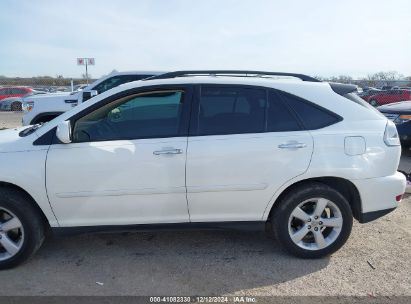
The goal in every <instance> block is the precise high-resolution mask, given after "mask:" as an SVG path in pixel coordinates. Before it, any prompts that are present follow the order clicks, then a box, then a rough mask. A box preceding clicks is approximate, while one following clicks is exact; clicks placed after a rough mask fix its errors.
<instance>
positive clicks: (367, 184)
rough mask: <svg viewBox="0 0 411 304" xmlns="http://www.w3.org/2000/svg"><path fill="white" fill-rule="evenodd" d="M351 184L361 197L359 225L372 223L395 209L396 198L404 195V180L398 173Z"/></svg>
mask: <svg viewBox="0 0 411 304" xmlns="http://www.w3.org/2000/svg"><path fill="white" fill-rule="evenodd" d="M352 182H353V183H354V185H355V186H356V187H357V189H358V192H359V194H360V197H361V214H360V215H359V219H358V220H359V222H360V223H367V222H370V221H373V220H375V219H377V218H379V217H381V216H383V215H385V214H387V213H389V212H391V211H393V210H394V209H395V208H397V205H398V202H397V201H396V196H398V195H401V194H404V192H405V186H406V178H405V176H404V174H402V173H400V172H396V173H395V174H393V175H389V176H384V177H377V178H368V179H360V180H352Z"/></svg>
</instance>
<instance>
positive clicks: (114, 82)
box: [93, 75, 151, 94]
mask: <svg viewBox="0 0 411 304" xmlns="http://www.w3.org/2000/svg"><path fill="white" fill-rule="evenodd" d="M150 76H151V75H119V76H114V77H110V78H108V79H106V80H104V81H103V82H101V83H99V84H98V85H96V86H95V87H94V88H93V90H96V91H97V92H98V94H101V93H103V92H105V91H108V90H110V89H112V88H114V87H117V86H119V85H121V84H123V83H126V82H131V81H136V80H141V79H145V78H147V77H150Z"/></svg>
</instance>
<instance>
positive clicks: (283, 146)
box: [278, 142, 307, 149]
mask: <svg viewBox="0 0 411 304" xmlns="http://www.w3.org/2000/svg"><path fill="white" fill-rule="evenodd" d="M278 147H279V148H280V149H302V148H305V147H307V145H306V144H304V143H300V142H290V143H284V144H280V145H278Z"/></svg>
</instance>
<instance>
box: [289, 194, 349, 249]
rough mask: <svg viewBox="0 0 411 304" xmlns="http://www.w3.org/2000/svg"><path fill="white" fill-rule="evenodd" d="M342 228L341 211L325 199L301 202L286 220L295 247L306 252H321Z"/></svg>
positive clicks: (332, 241) (336, 236)
mask: <svg viewBox="0 0 411 304" xmlns="http://www.w3.org/2000/svg"><path fill="white" fill-rule="evenodd" d="M342 226H343V218H342V214H341V210H340V209H339V208H338V206H337V205H336V204H335V203H333V202H332V201H330V200H328V199H325V198H312V199H308V200H305V201H303V202H301V203H300V204H299V205H298V206H297V207H296V208H295V209H294V210H293V211H292V212H291V215H290V217H289V220H288V232H289V236H290V238H291V240H292V241H293V242H294V244H296V245H297V246H299V247H301V248H303V249H307V250H321V249H324V248H326V247H328V246H330V245H331V244H332V243H334V242H335V240H336V239H337V238H338V236H339V235H340V233H341V229H342Z"/></svg>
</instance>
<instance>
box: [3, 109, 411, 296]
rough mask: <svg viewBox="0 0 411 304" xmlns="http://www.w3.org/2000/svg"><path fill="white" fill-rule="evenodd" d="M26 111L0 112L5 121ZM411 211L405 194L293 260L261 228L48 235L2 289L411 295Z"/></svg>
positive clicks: (9, 275) (93, 292) (55, 292)
mask: <svg viewBox="0 0 411 304" xmlns="http://www.w3.org/2000/svg"><path fill="white" fill-rule="evenodd" d="M20 119H21V114H14V113H0V128H2V127H3V126H4V127H14V126H16V125H18V124H19V122H20ZM410 213H411V197H407V198H405V199H404V200H403V201H402V202H401V203H400V207H399V208H398V209H397V210H396V211H394V212H393V213H391V214H389V215H387V216H385V217H383V218H381V219H379V220H377V221H374V222H372V223H368V224H363V225H361V224H358V223H355V224H354V228H353V232H352V235H351V237H350V239H349V240H348V242H347V244H346V245H345V246H344V247H343V248H342V249H341V250H340V251H338V252H337V253H335V254H334V255H332V256H331V257H329V258H324V259H319V260H302V259H297V258H294V257H292V256H290V255H288V254H286V253H284V252H283V251H282V250H281V249H280V248H279V246H278V243H277V242H276V241H275V240H272V239H270V238H268V237H267V236H266V235H265V234H263V233H254V232H232V231H219V232H217V231H186V232H155V233H126V234H125V233H123V234H97V235H87V236H76V237H67V238H58V239H57V238H56V239H50V240H48V241H46V243H45V244H44V245H43V247H42V248H41V249H40V250H39V252H38V253H37V254H36V255H35V256H34V258H32V259H31V260H30V261H29V262H27V263H26V264H24V265H22V266H20V267H18V268H16V269H12V270H7V271H2V272H0V282H1V283H0V286H1V288H0V295H249V296H269V295H283V296H287V295H339V296H340V295H355V296H368V297H369V296H378V295H384V296H395V295H407V296H411V276H410V273H411V261H410V260H411V249H410V247H411V216H410ZM97 282H99V283H97Z"/></svg>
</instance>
